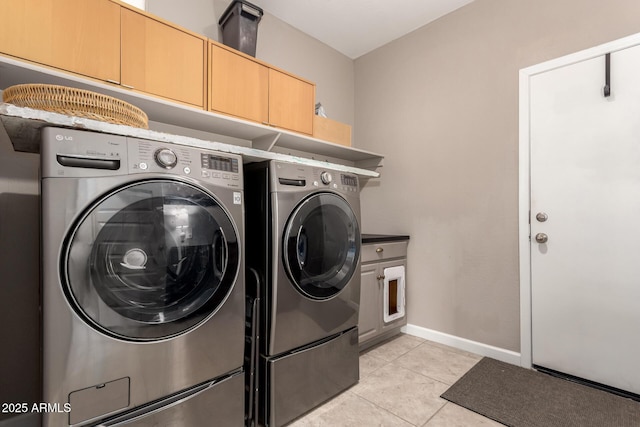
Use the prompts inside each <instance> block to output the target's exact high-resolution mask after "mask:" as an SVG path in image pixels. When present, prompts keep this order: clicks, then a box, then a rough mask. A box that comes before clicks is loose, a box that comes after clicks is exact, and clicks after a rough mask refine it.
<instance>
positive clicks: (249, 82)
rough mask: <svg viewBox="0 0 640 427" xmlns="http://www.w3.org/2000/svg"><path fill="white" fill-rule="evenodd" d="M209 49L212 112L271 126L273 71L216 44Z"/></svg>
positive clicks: (210, 104) (211, 44) (210, 106)
mask: <svg viewBox="0 0 640 427" xmlns="http://www.w3.org/2000/svg"><path fill="white" fill-rule="evenodd" d="M209 46H210V48H209V49H210V50H209V73H210V78H209V96H210V98H209V110H211V111H218V112H221V113H225V114H231V115H234V116H237V117H242V118H245V119H249V120H253V121H256V122H259V123H267V122H268V121H269V69H268V68H267V67H266V66H264V65H262V64H260V63H258V62H255V61H251V60H250V59H248V58H246V57H244V56H242V55H240V54H237V53H235V52H233V51H230V50H228V49H225V48H222V47H219V46H217V45H215V44H213V43H210V44H209Z"/></svg>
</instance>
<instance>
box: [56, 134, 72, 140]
mask: <svg viewBox="0 0 640 427" xmlns="http://www.w3.org/2000/svg"><path fill="white" fill-rule="evenodd" d="M56 140H58V141H73V137H72V136H64V135H56Z"/></svg>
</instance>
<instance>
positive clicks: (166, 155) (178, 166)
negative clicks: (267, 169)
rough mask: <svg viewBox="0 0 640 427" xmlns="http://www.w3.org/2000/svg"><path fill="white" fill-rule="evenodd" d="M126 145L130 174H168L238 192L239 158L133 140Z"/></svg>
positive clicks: (185, 147) (240, 185)
mask: <svg viewBox="0 0 640 427" xmlns="http://www.w3.org/2000/svg"><path fill="white" fill-rule="evenodd" d="M127 142H128V151H129V152H128V155H129V170H130V173H143V172H160V173H170V174H172V175H179V176H188V177H192V178H194V179H197V180H200V181H206V182H209V183H212V184H216V185H220V186H224V187H232V188H242V166H241V165H242V161H241V159H240V156H236V155H233V154H226V153H219V152H216V151H212V150H205V149H200V148H193V147H187V146H183V145H177V144H168V143H162V142H157V141H148V140H142V139H134V138H128V141H127Z"/></svg>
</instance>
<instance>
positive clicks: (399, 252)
mask: <svg viewBox="0 0 640 427" xmlns="http://www.w3.org/2000/svg"><path fill="white" fill-rule="evenodd" d="M406 256H407V242H389V243H371V244H366V245H362V262H371V261H380V260H383V259H390V258H405V257H406Z"/></svg>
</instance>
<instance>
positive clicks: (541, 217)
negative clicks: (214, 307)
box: [536, 212, 549, 222]
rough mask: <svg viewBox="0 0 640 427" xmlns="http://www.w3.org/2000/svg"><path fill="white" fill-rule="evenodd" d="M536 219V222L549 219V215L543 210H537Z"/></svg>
mask: <svg viewBox="0 0 640 427" xmlns="http://www.w3.org/2000/svg"><path fill="white" fill-rule="evenodd" d="M536 219H537V220H538V222H545V221H546V220H548V219H549V215H547V214H546V213H544V212H538V213H537V214H536Z"/></svg>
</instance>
